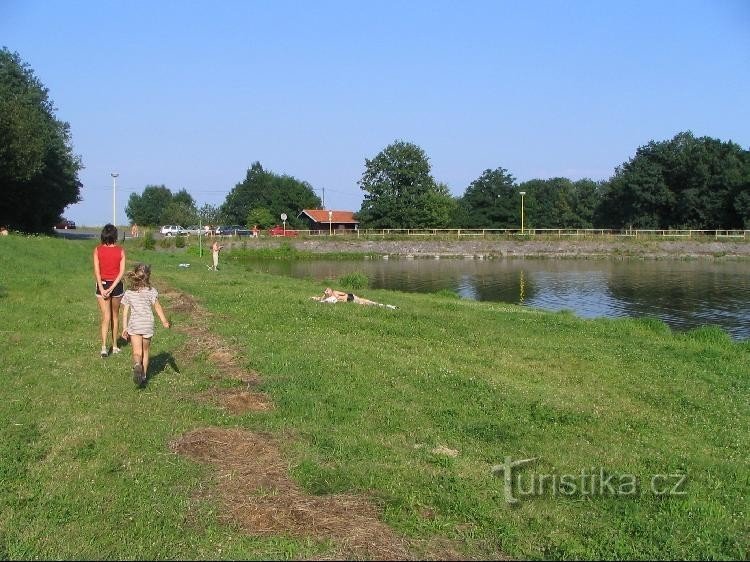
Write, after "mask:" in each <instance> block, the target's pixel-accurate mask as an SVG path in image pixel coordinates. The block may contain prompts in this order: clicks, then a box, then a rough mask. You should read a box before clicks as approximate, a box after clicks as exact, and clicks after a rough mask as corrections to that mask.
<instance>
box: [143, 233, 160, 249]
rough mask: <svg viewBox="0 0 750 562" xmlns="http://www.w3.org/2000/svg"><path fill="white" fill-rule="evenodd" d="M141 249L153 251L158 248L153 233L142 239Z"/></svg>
mask: <svg viewBox="0 0 750 562" xmlns="http://www.w3.org/2000/svg"><path fill="white" fill-rule="evenodd" d="M141 247H142V248H143V249H144V250H153V249H154V248H156V240H154V235H153V234H152V233H151V232H147V233H146V234H145V235H144V236H143V238H142V239H141Z"/></svg>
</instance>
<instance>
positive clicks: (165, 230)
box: [160, 224, 185, 236]
mask: <svg viewBox="0 0 750 562" xmlns="http://www.w3.org/2000/svg"><path fill="white" fill-rule="evenodd" d="M160 232H161V233H162V234H163V235H164V236H182V235H183V234H185V229H184V228H182V227H181V226H180V225H179V224H167V225H165V226H162V227H161V231H160Z"/></svg>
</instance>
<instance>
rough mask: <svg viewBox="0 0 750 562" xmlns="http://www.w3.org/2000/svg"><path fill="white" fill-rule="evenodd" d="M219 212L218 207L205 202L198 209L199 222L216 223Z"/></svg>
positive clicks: (219, 215) (217, 222)
mask: <svg viewBox="0 0 750 562" xmlns="http://www.w3.org/2000/svg"><path fill="white" fill-rule="evenodd" d="M220 218H221V214H220V213H219V209H218V208H217V207H216V206H215V205H211V204H209V203H205V204H204V205H203V206H202V207H201V208H200V209H198V219H199V221H200V223H201V224H204V225H205V224H209V225H214V226H216V225H218V224H219V219H220Z"/></svg>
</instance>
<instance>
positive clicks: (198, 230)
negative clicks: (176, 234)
mask: <svg viewBox="0 0 750 562" xmlns="http://www.w3.org/2000/svg"><path fill="white" fill-rule="evenodd" d="M183 230H184V232H185V234H194V235H195V236H198V235H199V234H206V230H205V229H204V228H202V227H200V226H198V225H197V224H194V225H191V226H188V227H187V228H184V229H183Z"/></svg>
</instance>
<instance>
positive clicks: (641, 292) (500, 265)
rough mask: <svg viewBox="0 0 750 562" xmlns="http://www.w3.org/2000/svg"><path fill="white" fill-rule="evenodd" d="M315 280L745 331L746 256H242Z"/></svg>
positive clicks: (737, 333)
mask: <svg viewBox="0 0 750 562" xmlns="http://www.w3.org/2000/svg"><path fill="white" fill-rule="evenodd" d="M248 267H249V268H251V269H254V270H260V271H267V272H271V273H275V274H283V275H290V276H294V277H306V278H312V279H317V280H323V279H330V278H336V277H340V276H342V275H345V274H347V273H351V272H354V271H360V272H362V273H364V274H366V275H367V276H368V278H369V279H370V282H371V286H372V287H374V288H383V289H395V290H399V291H410V292H425V293H432V292H437V291H441V290H448V291H453V292H455V293H457V294H458V295H460V296H461V297H463V298H467V299H475V300H481V301H500V302H510V303H519V304H523V305H527V306H534V307H539V308H544V309H547V310H562V309H567V310H572V311H573V312H575V313H576V314H578V315H579V316H582V317H586V318H594V317H601V316H606V317H622V316H633V317H641V316H653V317H657V318H660V319H661V320H663V321H664V322H666V323H667V324H668V325H670V326H672V327H673V328H675V329H678V330H683V329H688V328H692V327H696V326H701V325H705V324H716V325H719V326H721V327H722V328H724V329H725V330H727V331H728V332H729V333H730V334H731V335H732V336H733V337H734V338H737V339H747V338H748V337H750V262H747V261H716V262H712V261H704V260H696V261H679V260H643V261H641V260H622V261H614V260H585V259H580V260H548V259H499V260H471V259H442V260H434V259H415V260H405V259H402V260H393V259H391V260H365V261H347V262H341V261H300V262H284V261H273V262H259V261H254V262H249V263H248Z"/></svg>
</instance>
